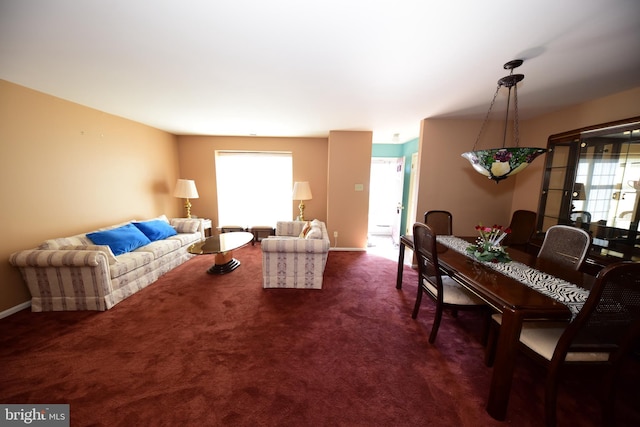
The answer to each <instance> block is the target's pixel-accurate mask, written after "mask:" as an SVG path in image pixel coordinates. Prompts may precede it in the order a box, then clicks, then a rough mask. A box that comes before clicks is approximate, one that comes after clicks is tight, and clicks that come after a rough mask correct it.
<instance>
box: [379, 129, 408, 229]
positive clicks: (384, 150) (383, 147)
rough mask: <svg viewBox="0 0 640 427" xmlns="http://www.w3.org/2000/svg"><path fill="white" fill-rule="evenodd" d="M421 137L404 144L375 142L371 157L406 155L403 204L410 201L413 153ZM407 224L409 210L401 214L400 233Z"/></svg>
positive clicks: (405, 204)
mask: <svg viewBox="0 0 640 427" xmlns="http://www.w3.org/2000/svg"><path fill="white" fill-rule="evenodd" d="M418 143H419V138H415V139H412V140H410V141H407V142H405V143H404V144H373V145H372V148H371V157H404V166H405V167H404V185H403V193H402V205H403V206H405V207H406V206H407V203H408V202H409V182H410V181H411V155H412V154H413V153H417V152H418ZM406 226H407V210H406V209H404V210H403V211H402V215H401V216H400V235H401V236H402V235H404V234H405V233H404V229H405V228H406Z"/></svg>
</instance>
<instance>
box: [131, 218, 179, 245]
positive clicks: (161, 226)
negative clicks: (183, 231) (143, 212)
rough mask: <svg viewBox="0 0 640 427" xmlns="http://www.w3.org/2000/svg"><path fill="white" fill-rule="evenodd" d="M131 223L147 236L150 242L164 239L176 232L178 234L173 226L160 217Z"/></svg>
mask: <svg viewBox="0 0 640 427" xmlns="http://www.w3.org/2000/svg"><path fill="white" fill-rule="evenodd" d="M133 225H135V226H136V227H137V228H138V230H140V231H142V232H143V233H144V235H145V236H147V237H148V238H149V240H151V241H152V242H155V241H156V240H162V239H166V238H167V237H169V236H175V235H176V234H178V233H177V232H176V230H175V228H173V227H172V226H170V225H169V224H168V223H167V222H166V221H163V220H161V219H154V220H151V221H144V222H134V223H133Z"/></svg>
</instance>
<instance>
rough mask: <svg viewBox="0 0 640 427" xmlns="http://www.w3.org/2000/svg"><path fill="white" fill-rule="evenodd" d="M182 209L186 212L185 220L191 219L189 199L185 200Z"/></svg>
mask: <svg viewBox="0 0 640 427" xmlns="http://www.w3.org/2000/svg"><path fill="white" fill-rule="evenodd" d="M184 208H185V209H186V210H187V218H191V202H190V201H189V199H188V198H187V199H185V202H184Z"/></svg>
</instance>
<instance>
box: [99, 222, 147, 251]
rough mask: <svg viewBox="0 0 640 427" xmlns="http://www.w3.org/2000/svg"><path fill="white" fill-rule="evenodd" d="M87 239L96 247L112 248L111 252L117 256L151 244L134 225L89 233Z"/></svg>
mask: <svg viewBox="0 0 640 427" xmlns="http://www.w3.org/2000/svg"><path fill="white" fill-rule="evenodd" d="M87 237H88V238H89V240H91V241H92V242H93V243H95V244H96V245H108V246H109V247H110V248H111V252H113V254H114V255H116V256H118V255H121V254H124V253H126V252H131V251H132V250H134V249H138V248H139V247H140V246H144V245H148V244H149V243H151V240H149V238H148V237H147V236H145V235H144V234H143V233H142V231H140V230H138V229H137V228H136V227H135V226H134V225H133V224H127V225H123V226H122V227H118V228H113V229H111V230H105V231H96V232H93V233H87Z"/></svg>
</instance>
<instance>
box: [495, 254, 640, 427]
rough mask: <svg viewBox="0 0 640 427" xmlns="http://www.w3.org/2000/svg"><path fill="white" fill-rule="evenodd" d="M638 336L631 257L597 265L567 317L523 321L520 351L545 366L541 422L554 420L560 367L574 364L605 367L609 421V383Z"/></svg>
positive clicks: (636, 277) (639, 279)
mask: <svg viewBox="0 0 640 427" xmlns="http://www.w3.org/2000/svg"><path fill="white" fill-rule="evenodd" d="M492 319H493V321H496V320H497V321H498V322H499V321H500V320H501V317H500V316H496V315H494V316H492ZM638 339H640V263H637V262H630V261H623V262H618V263H616V264H611V265H609V266H608V267H606V268H604V269H603V270H601V271H600V272H599V273H598V275H597V277H596V281H595V283H594V285H593V287H592V289H591V291H590V292H589V296H588V298H587V301H586V302H585V303H584V305H583V306H582V308H581V309H580V311H579V312H578V314H577V315H576V316H575V318H574V319H573V320H571V321H568V322H555V321H529V322H524V323H523V326H522V331H521V332H520V348H521V352H522V353H523V354H525V355H527V356H529V357H531V358H533V359H534V360H535V361H537V362H539V363H542V364H543V365H544V366H546V368H547V376H546V381H545V420H546V425H547V426H548V427H552V426H555V424H556V406H557V404H556V402H557V394H558V384H559V380H560V377H561V373H562V372H563V369H564V368H566V367H568V366H577V365H579V366H581V367H582V368H583V369H584V368H585V367H593V368H595V367H598V368H602V369H604V370H605V372H604V374H605V375H603V378H605V382H604V386H603V396H604V403H603V407H602V410H603V420H604V421H612V420H614V418H613V417H614V415H615V414H614V407H615V383H616V379H617V377H618V374H619V370H620V366H621V362H622V361H624V359H625V358H626V357H628V356H629V354H630V353H631V351H632V350H633V347H634V345H636V344H637V343H638ZM491 364H492V360H491V361H490V363H489V365H491ZM607 371H608V372H607ZM581 372H582V371H581Z"/></svg>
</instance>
